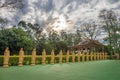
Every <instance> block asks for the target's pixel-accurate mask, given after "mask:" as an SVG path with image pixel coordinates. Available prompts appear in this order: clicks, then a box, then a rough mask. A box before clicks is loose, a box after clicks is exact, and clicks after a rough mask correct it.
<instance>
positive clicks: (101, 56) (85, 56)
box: [3, 48, 107, 68]
mask: <svg viewBox="0 0 120 80" xmlns="http://www.w3.org/2000/svg"><path fill="white" fill-rule="evenodd" d="M76 56H77V61H78V62H80V61H82V62H84V61H85V60H86V61H93V60H94V61H96V60H106V59H107V54H105V53H98V54H93V53H90V54H89V53H86V54H84V53H81V52H80V51H78V53H77V54H75V53H74V52H72V55H70V52H69V51H67V53H66V55H65V57H66V63H69V61H70V57H72V62H75V59H76ZM36 57H37V56H36V49H33V51H32V56H31V65H32V66H34V65H35V61H36ZM46 57H47V55H46V51H45V49H44V50H43V52H42V61H41V62H42V64H45V63H46ZM58 57H59V63H60V64H62V62H63V52H62V50H60V52H59V55H58ZM9 58H10V50H9V48H6V49H5V52H4V60H3V67H4V68H7V67H9ZM23 61H24V51H23V48H21V49H20V51H19V62H18V66H23ZM50 63H51V64H54V63H55V53H54V50H52V52H51V60H50Z"/></svg>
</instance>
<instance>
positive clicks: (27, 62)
mask: <svg viewBox="0 0 120 80" xmlns="http://www.w3.org/2000/svg"><path fill="white" fill-rule="evenodd" d="M18 58H19V56H10V60H9V66H17V65H18V60H19V59H18ZM77 58H78V57H77V55H76V56H75V62H78V60H77ZM89 58H90V57H89ZM80 59H81V60H80V61H82V56H81V57H80ZM108 59H109V56H108ZM50 60H51V56H50V55H47V56H46V64H50ZM41 61H42V56H37V57H36V61H35V64H41ZM85 61H86V56H85ZM62 62H63V63H65V62H66V55H63V60H62ZM69 62H72V55H70V56H69ZM55 63H59V56H58V55H57V56H55ZM30 64H31V55H26V56H24V61H23V65H30ZM2 65H3V56H0V66H2Z"/></svg>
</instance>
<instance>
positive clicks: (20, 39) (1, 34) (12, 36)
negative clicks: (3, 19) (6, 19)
mask: <svg viewBox="0 0 120 80" xmlns="http://www.w3.org/2000/svg"><path fill="white" fill-rule="evenodd" d="M0 44H1V45H0V51H1V53H2V54H3V51H4V50H5V48H6V47H9V48H10V51H11V54H14V53H18V51H19V50H20V48H22V47H23V48H24V50H25V52H26V51H29V50H31V49H32V47H33V42H32V41H31V40H30V39H29V38H28V37H27V35H26V33H25V32H24V31H23V30H22V29H20V28H18V29H17V28H10V29H5V30H0Z"/></svg>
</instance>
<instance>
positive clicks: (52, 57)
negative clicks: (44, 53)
mask: <svg viewBox="0 0 120 80" xmlns="http://www.w3.org/2000/svg"><path fill="white" fill-rule="evenodd" d="M54 61H55V53H54V50H53V49H52V52H51V61H50V63H51V64H54Z"/></svg>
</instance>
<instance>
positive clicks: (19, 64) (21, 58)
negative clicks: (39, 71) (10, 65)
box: [18, 48, 24, 66]
mask: <svg viewBox="0 0 120 80" xmlns="http://www.w3.org/2000/svg"><path fill="white" fill-rule="evenodd" d="M23 60H24V51H23V48H21V49H20V51H19V63H18V66H23Z"/></svg>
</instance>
